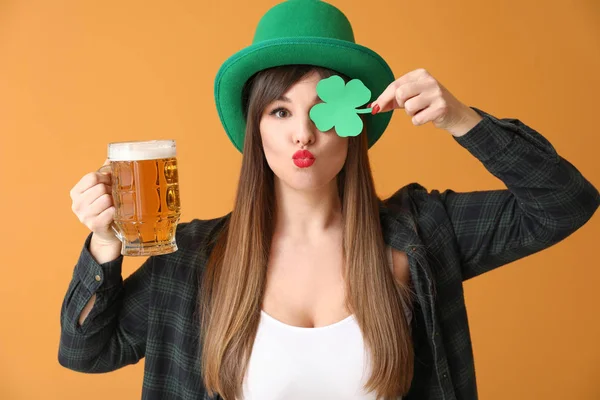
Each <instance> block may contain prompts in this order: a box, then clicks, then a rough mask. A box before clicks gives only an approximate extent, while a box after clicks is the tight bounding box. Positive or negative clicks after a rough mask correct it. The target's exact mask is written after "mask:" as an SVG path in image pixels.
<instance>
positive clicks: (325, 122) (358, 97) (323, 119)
mask: <svg viewBox="0 0 600 400" xmlns="http://www.w3.org/2000/svg"><path fill="white" fill-rule="evenodd" d="M317 95H318V96H319V98H320V99H321V100H323V101H324V103H319V104H315V105H314V106H313V107H312V108H311V109H310V112H309V116H310V119H312V120H313V122H314V123H315V125H316V126H317V129H318V130H320V131H321V132H327V131H328V130H330V129H331V128H333V127H335V131H336V132H337V134H338V136H342V137H347V136H357V135H358V134H360V133H361V132H362V130H363V122H362V120H361V119H360V117H359V116H358V114H366V113H370V112H371V110H372V109H371V108H364V109H360V110H359V109H356V107H360V106H362V105H363V104H365V103H366V102H368V101H369V99H370V98H371V91H370V90H369V89H368V88H367V87H366V86H365V84H364V83H362V81H360V80H359V79H352V80H351V81H350V82H348V83H347V84H345V83H344V80H343V79H342V78H341V77H340V76H338V75H333V76H331V77H329V78H325V79H321V80H320V81H319V83H318V84H317Z"/></svg>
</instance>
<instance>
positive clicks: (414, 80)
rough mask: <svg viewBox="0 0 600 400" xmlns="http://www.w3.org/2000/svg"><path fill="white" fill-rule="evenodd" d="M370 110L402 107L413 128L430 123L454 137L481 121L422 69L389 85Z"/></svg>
mask: <svg viewBox="0 0 600 400" xmlns="http://www.w3.org/2000/svg"><path fill="white" fill-rule="evenodd" d="M371 107H373V114H376V113H377V112H385V111H392V110H393V109H396V108H403V109H404V111H406V114H408V115H409V116H411V117H412V123H413V124H414V125H417V126H418V125H423V124H426V123H427V122H430V121H431V122H433V124H434V125H435V127H436V128H441V129H445V130H447V131H448V132H450V133H451V134H452V135H453V136H455V137H459V136H463V135H464V134H466V133H467V132H468V131H470V130H471V128H473V127H474V126H475V125H477V123H478V122H479V121H481V120H482V117H481V116H480V115H479V114H478V113H477V112H476V111H475V110H473V109H472V108H471V107H468V106H466V105H465V104H463V103H461V102H460V101H458V100H457V99H456V98H455V97H454V96H453V95H452V93H450V92H449V91H448V90H447V89H446V88H445V87H444V86H443V85H442V84H441V83H439V82H438V81H437V80H436V79H435V78H434V77H433V76H431V75H430V74H429V72H427V71H426V70H425V69H422V68H419V69H416V70H414V71H411V72H409V73H407V74H405V75H403V76H401V77H400V78H398V79H396V80H395V81H394V82H392V83H391V84H390V85H389V86H388V87H387V88H386V89H385V90H384V91H383V93H381V95H380V96H379V97H378V98H377V100H375V101H374V102H373V103H371ZM377 107H379V110H377Z"/></svg>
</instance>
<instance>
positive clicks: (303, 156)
mask: <svg viewBox="0 0 600 400" xmlns="http://www.w3.org/2000/svg"><path fill="white" fill-rule="evenodd" d="M292 160H294V164H295V165H296V166H297V167H299V168H308V167H310V166H311V165H313V164H314V162H315V156H313V155H312V153H311V152H310V151H308V150H298V151H297V152H295V153H294V155H293V156H292Z"/></svg>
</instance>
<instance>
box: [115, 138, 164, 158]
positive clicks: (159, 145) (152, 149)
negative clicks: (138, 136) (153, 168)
mask: <svg viewBox="0 0 600 400" xmlns="http://www.w3.org/2000/svg"><path fill="white" fill-rule="evenodd" d="M175 156H176V148H175V141H174V140H149V141H146V142H121V143H110V144H109V145H108V158H109V160H111V161H141V160H156V159H159V158H171V157H175Z"/></svg>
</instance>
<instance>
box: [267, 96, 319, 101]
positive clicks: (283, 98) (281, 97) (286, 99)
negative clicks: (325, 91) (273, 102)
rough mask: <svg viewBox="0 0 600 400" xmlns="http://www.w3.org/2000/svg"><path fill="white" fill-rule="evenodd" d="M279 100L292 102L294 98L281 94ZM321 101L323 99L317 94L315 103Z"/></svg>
mask: <svg viewBox="0 0 600 400" xmlns="http://www.w3.org/2000/svg"><path fill="white" fill-rule="evenodd" d="M277 101H283V102H285V103H291V102H292V100H291V99H290V98H289V97H287V96H285V95H281V96H279V98H278V99H277ZM320 101H321V99H320V98H319V95H315V98H314V100H313V103H318V102H320Z"/></svg>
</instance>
